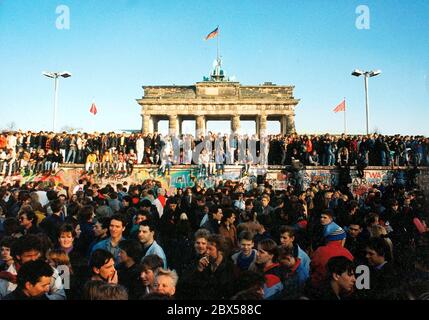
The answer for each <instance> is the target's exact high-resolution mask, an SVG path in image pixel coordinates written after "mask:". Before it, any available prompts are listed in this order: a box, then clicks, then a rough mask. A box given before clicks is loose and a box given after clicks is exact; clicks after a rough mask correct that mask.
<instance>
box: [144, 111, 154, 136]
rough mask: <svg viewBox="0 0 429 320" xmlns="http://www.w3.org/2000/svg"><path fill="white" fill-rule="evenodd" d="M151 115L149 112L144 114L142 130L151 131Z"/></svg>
mask: <svg viewBox="0 0 429 320" xmlns="http://www.w3.org/2000/svg"><path fill="white" fill-rule="evenodd" d="M151 118H152V117H151V116H150V115H147V114H142V132H143V133H149V132H150V120H151Z"/></svg>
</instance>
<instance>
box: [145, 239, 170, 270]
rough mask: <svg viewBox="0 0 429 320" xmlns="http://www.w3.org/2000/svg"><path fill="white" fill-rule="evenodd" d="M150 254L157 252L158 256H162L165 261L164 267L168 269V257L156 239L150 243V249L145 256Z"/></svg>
mask: <svg viewBox="0 0 429 320" xmlns="http://www.w3.org/2000/svg"><path fill="white" fill-rule="evenodd" d="M150 254H156V255H157V256H158V257H160V258H161V259H162V261H164V269H167V257H166V256H165V253H164V250H163V249H162V248H161V246H160V245H159V244H158V243H157V242H156V241H153V243H152V244H151V245H150V247H149V249H148V250H147V251H146V254H145V256H148V255H150Z"/></svg>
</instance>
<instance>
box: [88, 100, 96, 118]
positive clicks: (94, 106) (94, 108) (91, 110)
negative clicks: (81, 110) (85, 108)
mask: <svg viewBox="0 0 429 320" xmlns="http://www.w3.org/2000/svg"><path fill="white" fill-rule="evenodd" d="M89 112H91V113H92V114H93V115H94V116H95V115H96V114H97V106H96V105H95V102H93V103H92V105H91V109H89Z"/></svg>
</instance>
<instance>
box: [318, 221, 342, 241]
mask: <svg viewBox="0 0 429 320" xmlns="http://www.w3.org/2000/svg"><path fill="white" fill-rule="evenodd" d="M323 236H324V237H325V239H326V241H337V240H343V239H345V238H346V232H345V231H344V229H343V228H341V227H340V226H339V225H338V224H336V223H335V222H331V223H330V224H328V225H326V226H325V230H324V231H323Z"/></svg>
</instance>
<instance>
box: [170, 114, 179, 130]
mask: <svg viewBox="0 0 429 320" xmlns="http://www.w3.org/2000/svg"><path fill="white" fill-rule="evenodd" d="M168 129H169V130H168V133H169V134H171V135H175V134H177V133H178V132H177V114H170V115H169V121H168Z"/></svg>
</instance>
